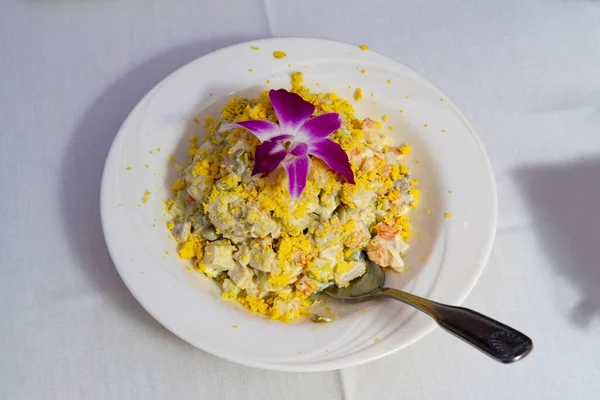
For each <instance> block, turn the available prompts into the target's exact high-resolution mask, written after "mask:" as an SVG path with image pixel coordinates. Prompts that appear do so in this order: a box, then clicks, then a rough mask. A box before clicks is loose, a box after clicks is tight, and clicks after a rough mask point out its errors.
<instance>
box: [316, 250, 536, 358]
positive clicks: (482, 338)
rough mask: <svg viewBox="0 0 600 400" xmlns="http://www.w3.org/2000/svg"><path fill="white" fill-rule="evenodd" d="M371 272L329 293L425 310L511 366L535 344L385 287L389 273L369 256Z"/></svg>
mask: <svg viewBox="0 0 600 400" xmlns="http://www.w3.org/2000/svg"><path fill="white" fill-rule="evenodd" d="M365 260H366V262H367V271H366V272H365V274H364V275H363V276H361V277H359V278H356V279H355V280H353V281H352V282H350V285H349V286H348V287H345V288H338V287H337V286H331V287H329V288H328V289H327V290H325V292H324V293H325V294H327V295H329V296H331V297H333V298H335V299H337V300H342V301H348V302H357V301H365V300H370V299H372V298H375V297H391V298H393V299H396V300H399V301H401V302H403V303H405V304H408V305H410V306H412V307H414V308H416V309H417V310H420V311H423V312H424V313H425V314H427V315H429V316H430V317H431V318H433V319H434V320H435V322H437V324H438V325H439V326H441V327H442V328H444V329H445V330H446V331H448V332H450V333H452V334H454V335H455V336H457V337H458V338H459V339H462V340H464V341H465V342H467V343H469V344H470V345H471V346H473V347H475V348H477V349H479V350H481V351H482V352H483V353H485V354H487V355H488V356H490V357H492V358H493V359H494V360H496V361H500V362H502V363H505V364H508V363H512V362H515V361H518V360H520V359H522V358H524V357H525V356H526V355H527V354H529V353H530V352H531V350H533V342H532V341H531V339H530V338H528V337H527V336H525V335H524V334H522V333H521V332H519V331H517V330H516V329H513V328H511V327H509V326H506V325H504V324H502V323H500V322H498V321H495V320H493V319H491V318H489V317H486V316H485V315H482V314H479V313H478V312H476V311H473V310H469V309H467V308H463V307H454V306H448V305H445V304H440V303H437V302H435V301H432V300H427V299H424V298H422V297H419V296H415V295H414V294H410V293H406V292H403V291H401V290H397V289H391V288H386V287H384V286H383V283H384V281H385V273H384V272H383V270H382V269H381V267H379V265H377V264H375V263H374V262H372V261H370V260H369V259H368V258H367V257H365Z"/></svg>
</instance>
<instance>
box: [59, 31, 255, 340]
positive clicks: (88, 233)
mask: <svg viewBox="0 0 600 400" xmlns="http://www.w3.org/2000/svg"><path fill="white" fill-rule="evenodd" d="M250 39H252V38H221V39H215V40H210V41H207V42H198V43H191V44H188V45H186V46H182V47H179V48H176V49H173V50H171V51H168V52H166V53H163V54H160V55H158V56H156V57H154V58H152V59H150V60H148V61H147V62H145V63H143V64H142V65H140V66H139V67H137V68H135V69H133V70H132V71H130V72H129V73H127V74H126V75H125V76H123V77H122V78H120V79H119V80H117V81H116V82H114V83H113V84H112V85H110V86H109V87H108V88H107V89H106V90H105V91H104V92H103V93H101V94H100V96H99V97H98V98H97V99H96V100H95V101H94V102H93V104H92V105H91V106H90V107H89V109H88V110H87V112H86V113H85V115H84V116H83V118H82V119H81V120H80V121H79V123H78V125H77V127H76V129H75V131H74V133H73V135H72V137H71V139H70V141H69V144H68V148H67V151H66V152H65V154H66V156H65V158H64V159H63V161H62V170H61V188H60V204H61V214H62V221H63V225H64V230H65V232H66V233H67V235H68V240H69V245H70V247H71V248H72V250H73V252H74V254H76V255H77V257H78V261H79V265H80V267H81V268H82V269H83V271H84V273H85V275H86V277H87V278H88V279H89V282H90V286H91V287H93V288H94V289H95V290H96V291H98V292H100V293H101V294H102V296H103V297H104V298H105V299H107V301H109V302H112V303H113V304H114V305H115V307H114V309H116V310H120V311H122V312H124V313H126V314H127V315H126V317H128V318H132V317H133V318H135V319H137V320H139V321H140V322H141V323H143V324H144V325H145V326H146V327H147V328H149V329H150V328H151V329H152V330H153V331H154V332H157V333H158V334H161V335H164V334H165V333H166V331H165V330H164V329H163V328H162V327H161V326H160V325H159V323H158V322H157V321H155V320H154V319H153V318H152V317H151V316H150V315H149V314H147V313H146V312H145V311H144V310H143V308H142V307H141V306H140V305H139V304H138V303H137V302H136V301H135V299H134V298H133V296H132V295H131V294H130V293H129V291H128V290H127V288H126V287H125V285H124V283H123V282H122V281H121V279H120V277H119V275H118V274H117V271H116V270H115V267H114V266H113V263H112V261H111V259H110V256H109V254H108V250H107V248H106V244H105V242H104V237H103V234H102V227H101V223H100V181H101V178H102V170H103V168H104V161H105V159H106V156H107V154H108V150H109V148H110V145H111V143H112V141H113V139H114V137H115V135H116V133H117V131H118V129H119V127H120V126H121V124H122V123H123V121H124V120H125V118H126V117H127V115H128V113H129V112H130V111H131V110H132V108H133V107H134V106H135V104H136V103H137V102H138V101H139V100H140V99H141V98H142V97H143V96H144V95H145V94H146V92H148V91H149V90H150V89H151V88H152V87H153V86H154V85H156V84H157V83H158V82H159V81H161V80H162V79H163V78H164V77H166V76H167V75H169V74H170V73H171V72H173V71H174V70H176V69H177V68H179V67H180V66H182V65H184V64H185V63H187V62H189V61H192V60H194V59H195V58H197V57H200V56H202V55H204V54H206V53H209V52H211V51H213V50H216V49H219V48H221V47H224V46H228V45H231V44H234V43H238V42H242V41H246V40H250ZM173 337H174V336H173Z"/></svg>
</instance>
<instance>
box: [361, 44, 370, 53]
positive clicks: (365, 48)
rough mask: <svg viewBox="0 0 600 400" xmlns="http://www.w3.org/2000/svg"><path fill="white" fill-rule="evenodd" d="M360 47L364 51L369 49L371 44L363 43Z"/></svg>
mask: <svg viewBox="0 0 600 400" xmlns="http://www.w3.org/2000/svg"><path fill="white" fill-rule="evenodd" d="M360 49H361V50H362V51H367V50H369V46H367V45H366V44H361V45H360Z"/></svg>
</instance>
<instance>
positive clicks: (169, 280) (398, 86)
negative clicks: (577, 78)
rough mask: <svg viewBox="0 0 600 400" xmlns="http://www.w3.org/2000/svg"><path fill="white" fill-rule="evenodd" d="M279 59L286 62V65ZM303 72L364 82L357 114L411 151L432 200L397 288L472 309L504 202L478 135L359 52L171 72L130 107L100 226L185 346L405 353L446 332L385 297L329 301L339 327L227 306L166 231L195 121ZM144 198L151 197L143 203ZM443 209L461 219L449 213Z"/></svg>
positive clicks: (204, 64)
mask: <svg viewBox="0 0 600 400" xmlns="http://www.w3.org/2000/svg"><path fill="white" fill-rule="evenodd" d="M251 45H252V46H257V47H259V48H260V50H258V51H256V50H253V49H252V48H251V47H250V46H251ZM275 50H283V51H285V52H286V53H287V57H285V58H283V59H275V58H274V57H273V56H272V53H273V51H275ZM363 69H365V70H366V73H362V72H361V70H363ZM250 70H252V71H250ZM294 71H302V72H303V73H304V77H305V83H306V84H307V85H308V86H309V87H311V88H312V89H314V90H317V91H334V92H336V93H338V94H339V95H340V96H344V97H346V98H349V99H351V98H352V95H353V93H354V89H355V88H356V87H361V88H362V89H363V92H364V98H363V99H362V100H360V101H358V102H354V101H353V104H354V105H355V107H356V111H357V116H358V117H359V118H364V117H371V118H373V119H380V118H381V116H382V115H384V114H386V115H388V117H389V119H388V122H387V123H384V126H385V129H388V128H387V126H388V125H391V126H393V127H394V131H389V134H390V136H391V137H392V139H393V141H394V142H395V144H401V143H404V142H409V143H411V144H412V146H413V154H412V155H411V157H410V158H409V166H410V168H411V170H412V171H413V172H414V177H415V178H417V179H418V180H419V181H420V182H421V184H420V189H421V191H422V201H421V204H420V206H419V207H418V208H417V209H416V210H413V211H412V212H411V213H412V218H413V224H414V225H413V226H414V228H413V229H414V236H413V240H412V241H411V245H412V247H411V249H410V250H409V253H408V257H407V260H406V261H407V265H409V266H410V267H411V270H410V271H409V272H407V273H405V274H402V275H398V274H394V273H390V274H388V281H387V283H388V284H389V285H390V286H393V287H397V288H402V289H405V290H408V291H410V292H412V293H415V294H417V295H421V296H426V297H429V298H432V299H435V300H438V301H441V302H445V303H450V304H459V303H461V302H462V301H463V300H464V299H465V297H466V296H467V295H468V294H469V292H470V291H471V289H472V288H473V286H474V285H475V282H476V281H477V279H478V278H479V275H480V273H481V271H482V269H483V267H484V265H485V262H486V261H487V258H488V256H489V252H490V250H491V246H492V242H493V238H494V233H495V228H496V213H497V205H496V188H495V184H494V179H493V176H492V170H491V166H490V163H489V161H488V159H487V157H486V155H485V152H484V150H483V148H482V146H481V143H480V142H479V140H478V139H477V136H476V135H475V133H474V132H473V128H472V127H471V126H470V125H469V123H468V122H467V121H466V119H465V118H464V117H463V115H462V114H461V113H460V111H458V109H457V108H456V107H455V106H454V104H453V103H452V102H451V101H450V100H449V99H448V98H447V97H446V96H445V95H444V94H442V93H441V92H440V91H439V90H438V89H437V88H436V87H434V86H433V85H432V84H431V83H429V82H428V81H427V80H426V79H424V78H423V77H421V76H419V75H418V74H417V73H415V72H414V71H412V70H410V69H409V68H407V67H405V66H403V65H401V64H399V63H397V62H396V61H393V60H391V59H389V58H387V57H384V56H382V55H380V54H377V53H375V52H373V51H370V50H369V51H362V50H361V49H360V48H359V47H358V46H353V45H348V44H343V43H337V42H331V41H325V40H316V39H299V38H294V39H289V38H288V39H269V40H260V41H255V42H251V43H243V44H238V45H235V46H232V47H228V48H225V49H222V50H219V51H216V52H214V53H211V54H208V55H206V56H204V57H202V58H199V59H197V60H195V61H193V62H191V63H189V64H187V65H185V66H184V67H182V68H180V69H179V70H177V71H176V72H174V73H173V74H171V75H170V76H169V77H167V78H166V79H165V80H163V81H162V82H161V83H159V84H158V85H157V86H156V87H155V88H154V89H152V90H151V91H150V92H149V93H148V94H147V95H146V96H145V97H144V98H143V99H142V100H141V101H140V102H139V104H138V105H137V106H136V107H135V108H134V109H133V111H132V112H131V114H130V115H129V117H128V118H127V120H126V121H125V123H124V124H123V126H122V127H121V129H120V131H119V133H118V135H117V137H116V139H115V141H114V143H113V145H112V148H111V150H110V153H109V155H108V158H107V160H106V166H105V169H104V176H103V181H102V195H101V212H102V225H103V228H104V235H105V238H106V242H107V244H108V249H109V251H110V254H111V257H112V259H113V261H114V263H115V266H116V267H117V270H118V271H119V274H120V275H121V277H122V278H123V281H124V282H125V284H126V285H127V287H128V288H129V290H130V291H131V292H132V293H133V295H134V296H135V298H136V299H137V300H138V301H139V302H140V303H141V304H142V306H143V307H144V308H145V309H146V310H147V311H148V312H149V313H150V314H151V315H152V316H153V317H154V318H156V319H157V320H158V321H159V322H160V323H161V324H163V325H164V326H165V327H166V328H167V329H169V330H170V331H171V332H173V333H174V334H176V335H177V336H179V337H180V338H182V339H183V340H185V341H187V342H189V343H191V344H192V345H194V346H196V347H198V348H199V349H202V350H204V351H206V352H208V353H211V354H214V355H216V356H218V357H222V358H225V359H228V360H231V361H235V362H238V363H241V364H246V365H250V366H255V367H260V368H267V369H274V370H288V371H319V370H332V369H338V368H344V367H349V366H352V365H357V364H361V363H365V362H368V361H373V360H375V359H378V358H381V357H383V356H386V355H388V354H391V353H393V352H394V351H397V350H400V349H402V348H404V347H406V346H408V345H410V344H411V343H414V342H415V341H417V340H418V339H420V338H422V337H423V336H425V335H426V334H427V333H428V332H430V331H431V330H433V328H434V327H435V324H434V322H433V321H432V320H431V319H430V318H429V317H427V316H425V315H422V314H420V313H418V312H415V311H414V310H413V309H411V308H410V307H408V306H404V305H402V304H400V303H398V302H393V301H386V300H384V301H373V302H367V303H362V304H356V305H351V306H350V305H341V304H336V303H335V302H332V303H331V306H332V307H333V308H334V309H335V310H337V311H338V313H339V315H340V317H339V319H337V320H335V321H334V322H333V323H330V324H314V323H312V322H310V321H303V322H296V323H292V324H284V323H281V322H275V321H271V320H269V319H267V318H264V317H261V316H258V315H255V314H253V313H250V312H247V311H245V310H243V309H241V308H240V307H239V306H237V305H235V304H226V302H225V301H224V300H223V299H222V298H221V297H220V296H219V288H218V287H217V285H216V284H214V282H213V281H211V280H210V279H208V278H205V277H204V276H202V275H200V274H198V273H196V272H195V271H193V270H191V271H190V270H189V268H186V266H187V265H188V263H186V262H184V261H182V260H180V259H179V258H178V256H177V251H176V245H175V242H174V241H173V240H171V239H170V238H169V237H168V236H169V232H168V230H167V228H166V226H165V225H166V223H167V219H166V217H165V215H164V200H165V199H167V198H169V196H170V185H171V184H172V183H173V182H174V180H175V175H174V171H173V170H172V168H171V167H170V165H169V161H168V159H169V155H171V154H172V155H175V156H176V157H178V158H180V159H184V154H185V153H186V150H187V147H188V143H187V139H188V138H189V137H190V136H192V135H194V134H199V135H202V132H203V130H202V122H201V123H200V124H197V123H195V122H194V118H197V119H199V120H200V121H203V120H204V117H205V116H207V115H213V116H218V115H219V110H220V108H221V106H222V105H223V104H224V103H225V102H226V101H228V98H229V97H230V96H231V95H233V94H238V95H244V96H257V95H258V94H259V93H260V92H262V91H264V90H267V89H269V88H280V87H284V88H289V87H290V79H289V74H290V73H291V72H294ZM267 80H270V83H267V82H266V81H267ZM388 80H391V81H390V83H388V82H387V81H388ZM349 85H350V86H351V88H349V87H348V86H349ZM371 93H372V94H371ZM442 99H443V100H442ZM400 110H403V112H400ZM158 148H160V151H158ZM146 165H147V167H146ZM128 167H131V170H127V168H128ZM146 190H149V191H150V193H151V194H150V196H149V197H148V201H147V203H143V202H142V196H143V195H144V192H145V191H146ZM428 210H429V212H428ZM445 213H452V217H451V218H444V214H445ZM166 252H168V255H167V254H166ZM234 325H235V326H237V328H233V326H234ZM376 338H377V339H379V340H378V341H376Z"/></svg>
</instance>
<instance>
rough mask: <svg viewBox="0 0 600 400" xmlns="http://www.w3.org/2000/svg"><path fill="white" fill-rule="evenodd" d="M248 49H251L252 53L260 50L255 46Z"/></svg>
mask: <svg viewBox="0 0 600 400" xmlns="http://www.w3.org/2000/svg"><path fill="white" fill-rule="evenodd" d="M250 48H251V49H252V50H254V51H258V50H260V49H259V48H258V47H256V46H250Z"/></svg>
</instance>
